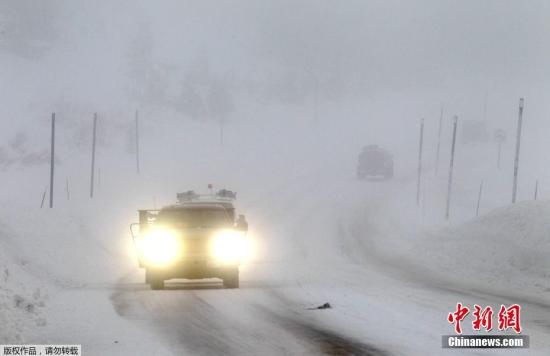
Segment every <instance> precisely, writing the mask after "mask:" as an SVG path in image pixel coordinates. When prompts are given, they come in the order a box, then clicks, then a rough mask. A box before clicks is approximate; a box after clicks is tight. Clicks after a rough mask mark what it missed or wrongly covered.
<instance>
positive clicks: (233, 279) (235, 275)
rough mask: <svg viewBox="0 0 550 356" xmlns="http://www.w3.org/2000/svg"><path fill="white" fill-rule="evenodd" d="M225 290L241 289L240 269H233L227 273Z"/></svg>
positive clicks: (225, 275) (224, 283)
mask: <svg viewBox="0 0 550 356" xmlns="http://www.w3.org/2000/svg"><path fill="white" fill-rule="evenodd" d="M223 286H224V288H239V269H238V268H235V269H231V270H228V271H226V272H225V274H224V276H223Z"/></svg>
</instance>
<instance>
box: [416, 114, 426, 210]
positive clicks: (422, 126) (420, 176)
mask: <svg viewBox="0 0 550 356" xmlns="http://www.w3.org/2000/svg"><path fill="white" fill-rule="evenodd" d="M423 144H424V119H422V120H420V141H419V145H418V177H417V181H416V205H420V186H421V180H422V146H423Z"/></svg>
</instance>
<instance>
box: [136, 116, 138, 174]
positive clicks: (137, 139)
mask: <svg viewBox="0 0 550 356" xmlns="http://www.w3.org/2000/svg"><path fill="white" fill-rule="evenodd" d="M138 115H139V114H138V111H137V110H136V172H137V174H139V116H138Z"/></svg>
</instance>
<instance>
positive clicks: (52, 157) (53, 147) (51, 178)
mask: <svg viewBox="0 0 550 356" xmlns="http://www.w3.org/2000/svg"><path fill="white" fill-rule="evenodd" d="M54 167H55V113H54V112H53V113H52V142H51V156H50V208H53V178H54Z"/></svg>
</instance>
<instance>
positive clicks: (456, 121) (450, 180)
mask: <svg viewBox="0 0 550 356" xmlns="http://www.w3.org/2000/svg"><path fill="white" fill-rule="evenodd" d="M457 124H458V117H457V116H455V117H454V120H453V141H452V144H451V162H450V164H449V181H448V183H447V206H446V210H445V219H447V220H449V216H450V210H451V193H452V186H453V169H454V160H455V145H456V127H457Z"/></svg>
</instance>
